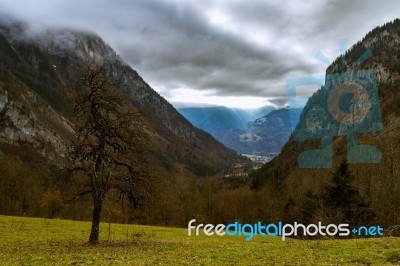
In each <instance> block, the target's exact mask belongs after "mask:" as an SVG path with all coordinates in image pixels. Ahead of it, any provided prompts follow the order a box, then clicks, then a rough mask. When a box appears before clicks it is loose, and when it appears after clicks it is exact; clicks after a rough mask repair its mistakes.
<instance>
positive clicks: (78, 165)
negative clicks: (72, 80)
mask: <svg viewBox="0 0 400 266" xmlns="http://www.w3.org/2000/svg"><path fill="white" fill-rule="evenodd" d="M81 85H82V90H81V92H80V95H79V97H77V100H76V103H75V105H74V108H73V119H74V120H73V121H74V124H75V127H76V138H75V140H74V143H73V145H72V147H71V149H70V153H69V158H70V167H69V169H70V170H71V171H73V172H79V174H78V175H77V176H83V177H84V178H83V179H84V182H83V188H82V190H81V191H80V192H79V193H77V196H81V195H84V194H91V196H92V198H93V216H92V229H91V232H90V237H89V243H91V244H96V243H97V242H98V240H99V225H100V216H101V211H102V205H103V201H104V199H105V197H106V194H107V193H108V192H109V191H110V190H116V191H117V193H113V194H116V195H118V198H117V199H116V200H118V199H124V198H126V199H128V200H129V201H130V202H131V203H132V204H133V205H135V204H138V203H139V201H140V200H141V198H142V197H143V195H144V194H145V193H144V192H145V191H146V188H148V187H149V185H151V184H150V180H149V178H148V176H149V175H148V171H147V161H146V159H145V158H146V156H145V155H146V152H145V148H144V145H145V144H146V143H147V141H148V137H147V136H148V134H147V133H146V131H147V129H146V127H145V125H144V124H143V123H142V120H141V117H140V115H139V113H138V112H135V111H133V108H132V106H130V105H129V104H128V102H127V101H126V100H125V99H124V98H123V97H122V95H121V93H120V91H119V90H117V89H116V87H115V86H114V85H113V84H112V83H111V82H109V79H108V77H107V74H106V69H105V68H104V67H96V66H93V65H92V66H90V67H89V68H88V70H87V71H86V72H85V73H84V74H83V76H82V78H81ZM77 196H76V197H77Z"/></svg>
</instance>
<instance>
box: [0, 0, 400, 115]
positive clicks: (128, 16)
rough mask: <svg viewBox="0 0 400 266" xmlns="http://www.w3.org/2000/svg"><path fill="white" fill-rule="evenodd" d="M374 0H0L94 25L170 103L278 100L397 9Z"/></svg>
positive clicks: (77, 25)
mask: <svg viewBox="0 0 400 266" xmlns="http://www.w3.org/2000/svg"><path fill="white" fill-rule="evenodd" d="M399 14H400V1H397V0H393V1H385V0H381V1H375V0H371V1H368V0H354V1H348V0H337V1H336V0H331V1H329V0H321V1H285V0H280V1H274V0H246V1H245V0H243V1H238V0H220V1H218V0H214V1H209V0H197V1H196V0H113V1H111V0H109V1H107V0H85V1H82V0H32V1H25V0H13V1H9V0H0V16H5V15H10V16H13V17H15V18H18V19H22V20H24V21H26V22H28V23H29V24H30V25H31V26H32V27H37V28H40V27H48V26H51V27H71V28H74V29H84V30H90V31H94V32H96V33H97V34H99V35H100V36H101V37H102V38H103V39H104V40H105V41H106V42H108V43H109V44H110V45H111V46H112V47H113V48H114V49H115V50H116V51H117V52H118V53H119V54H120V56H121V57H122V58H123V59H124V60H125V61H127V62H128V63H129V64H130V65H131V66H132V67H133V68H134V69H135V70H137V71H138V72H139V74H140V75H141V76H142V77H143V78H144V79H145V80H146V81H147V82H148V83H149V84H150V85H151V86H152V87H153V88H154V89H155V90H156V91H158V92H159V93H160V94H161V95H162V96H164V97H165V98H166V99H167V100H169V101H170V102H171V103H172V104H174V105H175V106H176V107H181V106H193V105H203V104H211V105H225V106H230V107H244V108H254V107H259V106H262V105H267V104H275V105H282V104H285V103H286V102H287V96H286V95H287V94H286V86H285V84H286V80H287V79H292V78H298V77H303V76H309V75H315V74H321V73H323V72H324V70H325V68H326V64H324V63H322V62H320V61H318V60H317V59H316V58H315V55H316V53H317V52H318V51H320V52H322V53H323V54H324V55H326V56H327V57H328V58H329V59H331V60H332V59H334V58H335V57H336V56H338V55H339V46H338V41H339V39H347V40H348V44H349V46H351V45H352V44H354V43H355V42H357V41H358V40H359V39H361V38H362V37H363V36H364V35H365V34H366V33H367V32H368V31H370V30H371V29H373V28H374V27H376V26H378V25H381V24H383V23H385V22H387V21H390V20H393V19H395V18H396V16H400V15H399Z"/></svg>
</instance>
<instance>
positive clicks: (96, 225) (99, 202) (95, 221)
mask: <svg viewBox="0 0 400 266" xmlns="http://www.w3.org/2000/svg"><path fill="white" fill-rule="evenodd" d="M102 206H103V198H102V196H101V195H100V193H96V192H94V193H93V216H92V230H91V232H90V237H89V243H90V244H97V243H98V242H99V231H100V215H101V208H102Z"/></svg>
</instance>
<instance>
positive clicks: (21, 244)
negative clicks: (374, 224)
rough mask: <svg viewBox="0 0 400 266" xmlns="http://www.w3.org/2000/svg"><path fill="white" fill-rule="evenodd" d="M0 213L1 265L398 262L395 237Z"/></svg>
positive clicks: (399, 254) (398, 245)
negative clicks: (248, 234) (94, 225)
mask: <svg viewBox="0 0 400 266" xmlns="http://www.w3.org/2000/svg"><path fill="white" fill-rule="evenodd" d="M89 230H90V223H89V222H78V221H68V220H58V219H54V220H49V219H43V218H24V217H11V216H0V265H165V264H168V265H182V264H183V265H396V264H399V265H400V238H370V239H351V240H308V241H306V240H295V239H287V240H286V241H282V240H281V238H279V237H260V236H256V237H254V238H253V240H251V241H246V240H245V237H227V236H226V237H225V236H224V237H217V236H211V237H207V236H204V235H202V236H199V237H195V236H191V237H189V236H188V235H187V229H184V228H183V229H181V228H166V227H154V226H139V225H121V224H107V223H102V224H101V234H100V239H101V241H100V244H99V245H96V246H90V245H88V244H87V239H88V235H89Z"/></svg>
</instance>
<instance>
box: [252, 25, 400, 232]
mask: <svg viewBox="0 0 400 266" xmlns="http://www.w3.org/2000/svg"><path fill="white" fill-rule="evenodd" d="M399 44H400V19H396V20H394V21H393V22H389V23H386V24H385V25H383V26H380V27H377V28H375V29H373V30H372V31H370V32H369V33H368V34H366V36H365V37H364V38H363V39H362V40H361V41H359V42H357V43H356V44H355V45H353V46H352V47H351V48H350V49H349V50H348V51H347V52H346V53H345V55H344V56H340V57H338V58H337V59H336V60H334V61H333V63H332V64H331V65H330V66H329V67H328V68H327V70H326V77H325V85H324V86H322V87H321V88H320V89H319V90H318V91H317V92H316V93H314V94H313V95H312V96H311V97H310V99H309V100H308V102H307V104H306V106H305V107H304V109H303V111H302V113H301V115H300V120H299V123H298V125H297V127H296V129H295V131H294V133H293V135H292V137H291V138H290V140H289V141H288V142H287V143H286V144H285V146H284V148H283V149H282V152H281V153H280V154H279V156H277V157H276V158H274V159H273V160H272V161H271V162H269V163H267V164H265V165H263V166H262V167H261V168H260V169H258V170H256V171H253V172H252V174H251V177H252V179H253V187H256V188H259V189H260V188H262V189H263V192H262V193H264V194H265V195H267V194H268V195H270V197H267V198H266V199H265V200H266V201H273V200H274V199H275V198H279V202H281V205H280V207H278V208H280V210H284V212H285V214H283V213H282V212H280V211H276V213H274V214H271V215H276V216H277V217H301V213H299V211H300V210H301V206H305V205H304V204H307V202H309V201H310V200H311V199H312V198H313V197H314V198H315V195H317V194H318V193H320V192H321V191H322V190H323V188H324V187H326V186H329V185H330V182H331V181H330V180H331V176H332V172H333V169H335V168H337V169H339V165H341V163H342V162H343V161H344V162H347V163H348V164H349V171H350V173H351V175H352V176H353V179H352V182H353V183H354V185H355V186H356V187H357V189H359V190H360V191H362V195H363V197H364V198H366V199H368V202H370V203H371V206H372V207H373V208H374V209H375V211H376V214H377V217H378V219H379V221H380V224H382V225H385V226H389V225H394V224H398V223H399V222H400V219H399V218H398V213H399V211H400V207H399V206H400V205H399V204H398V203H399V201H398V196H396V195H399V194H400V182H399V173H400V172H399V170H400V169H399V166H398V164H397V163H396V162H398V160H399V159H400V144H399V143H400V134H399V132H400V105H399V102H400V90H399V87H400V45H399ZM267 191H268V193H267ZM307 200H308V201H307ZM271 205H272V204H271ZM276 210H277V209H276ZM278 213H279V214H278ZM321 215H328V216H329V215H333V213H331V214H321ZM321 217H323V216H321ZM326 217H327V216H325V218H326Z"/></svg>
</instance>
